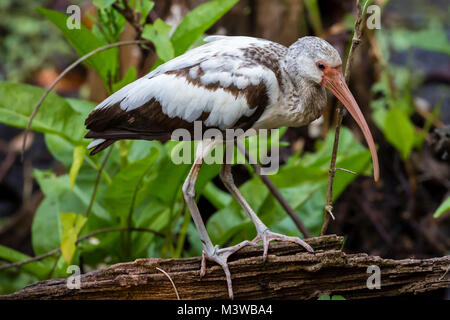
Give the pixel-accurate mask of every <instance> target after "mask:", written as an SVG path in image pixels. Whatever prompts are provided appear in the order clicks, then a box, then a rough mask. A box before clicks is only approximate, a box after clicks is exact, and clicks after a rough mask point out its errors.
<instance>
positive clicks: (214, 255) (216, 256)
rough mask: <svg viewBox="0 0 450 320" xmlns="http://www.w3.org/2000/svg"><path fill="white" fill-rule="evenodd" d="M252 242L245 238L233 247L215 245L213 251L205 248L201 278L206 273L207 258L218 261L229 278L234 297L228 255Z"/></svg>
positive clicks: (229, 291) (230, 291)
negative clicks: (220, 247)
mask: <svg viewBox="0 0 450 320" xmlns="http://www.w3.org/2000/svg"><path fill="white" fill-rule="evenodd" d="M251 244H252V243H251V242H250V241H248V240H245V241H242V242H241V243H239V244H237V245H235V246H232V247H227V248H222V249H219V247H218V246H215V247H214V249H213V250H212V252H207V251H205V250H203V251H202V261H201V267H200V278H202V277H204V276H205V274H206V259H208V260H210V261H214V262H216V263H217V264H219V265H220V266H221V267H222V269H223V271H224V272H225V277H226V279H227V287H228V295H229V297H230V299H233V285H232V283H231V273H230V269H229V268H228V257H229V256H230V255H232V254H233V253H235V252H236V251H238V250H240V249H241V248H243V247H245V246H247V245H251Z"/></svg>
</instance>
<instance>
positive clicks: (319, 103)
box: [280, 61, 327, 126]
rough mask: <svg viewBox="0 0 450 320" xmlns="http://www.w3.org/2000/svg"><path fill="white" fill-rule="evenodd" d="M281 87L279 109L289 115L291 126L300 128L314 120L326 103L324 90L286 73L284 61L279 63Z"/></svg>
mask: <svg viewBox="0 0 450 320" xmlns="http://www.w3.org/2000/svg"><path fill="white" fill-rule="evenodd" d="M281 72H282V74H283V77H282V78H283V85H282V88H281V91H282V93H281V95H280V107H281V108H282V109H286V110H288V112H289V113H290V114H291V116H290V118H291V120H290V122H291V124H290V125H291V126H302V125H306V124H308V123H310V122H311V121H314V120H316V119H317V118H319V117H320V116H321V114H322V111H323V108H324V107H325V105H326V102H327V96H326V91H325V89H324V88H323V87H322V86H321V85H319V84H317V83H315V82H313V81H310V80H307V79H305V78H303V77H299V76H298V75H292V74H290V73H289V72H288V68H287V67H286V61H282V62H281Z"/></svg>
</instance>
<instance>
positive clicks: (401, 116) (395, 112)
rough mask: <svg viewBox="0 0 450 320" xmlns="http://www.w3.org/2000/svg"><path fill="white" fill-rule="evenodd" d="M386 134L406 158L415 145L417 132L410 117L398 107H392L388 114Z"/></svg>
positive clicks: (404, 158) (403, 157)
mask: <svg viewBox="0 0 450 320" xmlns="http://www.w3.org/2000/svg"><path fill="white" fill-rule="evenodd" d="M384 134H385V136H386V139H387V140H388V141H389V142H390V143H391V144H392V145H393V146H394V147H395V148H396V149H397V150H398V151H399V152H400V155H401V156H402V159H403V160H406V159H407V158H408V157H409V155H410V153H411V150H412V148H413V146H414V142H415V139H416V134H415V131H414V127H413V125H412V123H411V120H410V119H409V117H408V116H407V115H406V114H405V113H404V112H403V111H402V110H400V109H398V108H395V107H394V108H391V109H390V110H389V112H388V113H387V115H386V126H385V131H384Z"/></svg>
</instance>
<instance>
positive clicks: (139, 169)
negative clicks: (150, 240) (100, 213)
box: [105, 149, 170, 221]
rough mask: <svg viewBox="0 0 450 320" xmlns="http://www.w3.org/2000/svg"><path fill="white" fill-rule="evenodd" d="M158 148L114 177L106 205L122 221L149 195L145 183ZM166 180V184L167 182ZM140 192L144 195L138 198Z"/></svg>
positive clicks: (107, 194)
mask: <svg viewBox="0 0 450 320" xmlns="http://www.w3.org/2000/svg"><path fill="white" fill-rule="evenodd" d="M158 154H159V152H158V150H157V149H152V152H151V153H150V155H149V156H147V157H146V158H144V159H141V160H138V161H136V162H134V163H131V164H130V165H128V166H127V167H125V168H123V169H122V170H120V171H119V173H118V174H116V176H115V177H114V178H113V181H112V183H111V185H110V186H109V188H108V191H107V193H106V196H105V197H106V198H105V199H106V205H107V208H108V209H109V212H110V213H111V214H112V215H113V216H115V217H119V218H120V221H125V220H126V218H127V216H128V215H129V214H130V212H131V210H133V208H132V206H133V207H134V208H135V207H137V206H138V205H139V204H140V201H141V200H142V197H146V196H149V194H145V192H143V190H145V188H143V183H144V182H145V179H146V177H147V176H148V175H149V174H150V173H151V169H152V167H153V163H154V162H155V160H156V159H157V157H158ZM167 181H170V180H166V182H165V184H170V183H167ZM138 193H140V194H141V195H142V197H139V198H138Z"/></svg>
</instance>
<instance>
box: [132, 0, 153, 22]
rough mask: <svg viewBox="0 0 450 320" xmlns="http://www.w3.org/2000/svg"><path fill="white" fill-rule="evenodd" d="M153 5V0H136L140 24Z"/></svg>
mask: <svg viewBox="0 0 450 320" xmlns="http://www.w3.org/2000/svg"><path fill="white" fill-rule="evenodd" d="M154 6H155V2H154V1H150V0H137V1H136V9H135V10H136V12H139V13H140V14H141V21H140V22H141V24H144V23H145V19H146V18H147V16H148V14H149V13H150V11H151V10H152V9H153V7H154Z"/></svg>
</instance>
